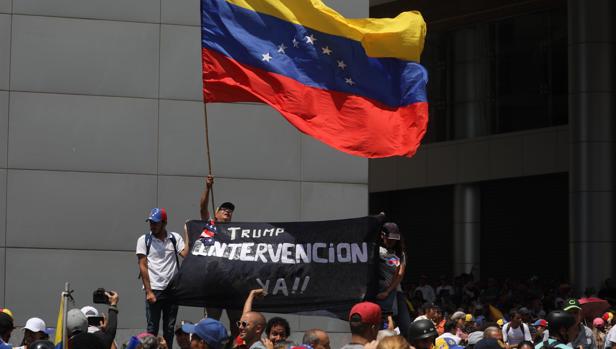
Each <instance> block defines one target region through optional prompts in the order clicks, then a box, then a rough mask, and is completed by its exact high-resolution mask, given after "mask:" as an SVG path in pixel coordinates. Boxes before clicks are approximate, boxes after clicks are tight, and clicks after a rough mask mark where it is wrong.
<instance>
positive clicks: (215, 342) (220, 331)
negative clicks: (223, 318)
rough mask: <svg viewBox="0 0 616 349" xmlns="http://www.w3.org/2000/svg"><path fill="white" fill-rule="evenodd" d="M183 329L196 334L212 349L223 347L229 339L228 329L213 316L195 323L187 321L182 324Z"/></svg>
mask: <svg viewBox="0 0 616 349" xmlns="http://www.w3.org/2000/svg"><path fill="white" fill-rule="evenodd" d="M182 331H184V332H186V333H194V334H196V335H197V336H199V338H201V339H203V340H204V341H205V342H206V343H207V345H208V346H209V347H210V348H212V349H222V348H223V347H224V346H225V343H226V342H227V340H228V339H229V336H228V335H227V329H226V328H225V327H224V326H223V325H222V324H221V323H220V322H219V321H218V320H214V319H212V318H205V319H203V320H201V321H199V322H197V324H195V325H193V324H188V323H185V324H184V325H182Z"/></svg>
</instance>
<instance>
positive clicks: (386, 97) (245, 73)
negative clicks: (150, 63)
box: [201, 0, 428, 158]
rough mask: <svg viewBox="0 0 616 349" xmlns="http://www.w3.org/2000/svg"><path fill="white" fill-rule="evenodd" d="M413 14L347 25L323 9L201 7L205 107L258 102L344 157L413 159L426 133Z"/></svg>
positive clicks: (223, 2) (242, 0)
mask: <svg viewBox="0 0 616 349" xmlns="http://www.w3.org/2000/svg"><path fill="white" fill-rule="evenodd" d="M425 35H426V25H425V22H424V21H423V18H422V17H421V15H420V14H419V13H417V12H405V13H402V14H400V15H399V16H398V17H396V18H394V19H389V18H386V19H372V18H364V19H348V18H344V17H343V16H341V15H340V14H338V13H337V12H335V11H334V10H332V9H330V8H328V7H327V6H325V5H324V4H323V3H322V2H321V1H320V0H201V38H202V40H201V41H202V63H203V94H204V99H205V101H206V102H261V103H267V104H269V105H270V106H272V107H273V108H275V109H276V110H278V111H279V112H280V113H281V114H282V115H283V116H284V117H285V118H286V119H287V120H288V121H289V122H290V123H291V124H292V125H294V126H295V127H296V128H297V129H299V130H300V131H302V132H304V133H306V134H308V135H310V136H312V137H314V138H316V139H318V140H320V141H322V142H323V143H326V144H328V145H330V146H332V147H334V148H336V149H338V150H341V151H343V152H346V153H349V154H353V155H358V156H363V157H370V158H378V157H387V156H394V155H401V156H412V155H413V154H415V152H416V151H417V148H418V147H419V144H420V141H421V139H422V137H423V135H424V133H425V131H426V127H427V123H428V103H427V97H426V90H425V87H426V83H427V80H428V77H427V72H426V70H425V69H424V68H423V67H422V66H421V65H420V64H419V63H418V61H419V57H420V55H421V51H422V49H423V43H424V39H425Z"/></svg>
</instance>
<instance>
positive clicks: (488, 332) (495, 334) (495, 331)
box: [483, 326, 503, 339]
mask: <svg viewBox="0 0 616 349" xmlns="http://www.w3.org/2000/svg"><path fill="white" fill-rule="evenodd" d="M483 338H494V339H503V334H502V333H501V331H500V329H499V328H498V327H496V326H490V327H488V328H486V329H485V330H484V331H483Z"/></svg>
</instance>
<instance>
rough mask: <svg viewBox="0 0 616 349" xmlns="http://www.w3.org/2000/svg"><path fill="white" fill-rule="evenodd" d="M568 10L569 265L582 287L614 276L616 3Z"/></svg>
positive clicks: (605, 0) (580, 1) (575, 1)
mask: <svg viewBox="0 0 616 349" xmlns="http://www.w3.org/2000/svg"><path fill="white" fill-rule="evenodd" d="M567 10H568V11H567V12H568V27H569V28H568V29H569V129H570V161H569V163H570V168H569V195H570V200H569V219H570V222H569V243H570V255H571V257H570V264H569V270H570V278H571V282H573V284H574V285H575V286H576V288H577V289H578V290H583V288H585V287H591V286H592V287H599V286H600V285H601V283H602V281H603V280H605V279H606V278H608V277H616V275H615V273H614V272H615V269H616V264H615V263H616V258H615V257H616V225H615V224H614V216H615V215H616V205H615V201H616V200H615V197H616V195H615V193H616V192H615V188H616V186H615V182H616V171H615V167H616V108H615V105H614V104H615V103H616V93H615V92H616V84H615V75H616V71H615V64H614V63H615V62H616V56H615V54H614V53H615V52H616V48H615V42H614V40H615V36H614V29H615V28H614V24H613V19H614V18H616V15H615V10H616V4H614V1H613V0H594V1H587V0H569V1H568V8H567ZM554 233H555V234H557V233H556V232H554Z"/></svg>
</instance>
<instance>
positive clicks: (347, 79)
mask: <svg viewBox="0 0 616 349" xmlns="http://www.w3.org/2000/svg"><path fill="white" fill-rule="evenodd" d="M344 82H346V83H347V84H349V85H351V86H353V85H355V81H353V79H351V78H346V79H344Z"/></svg>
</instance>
